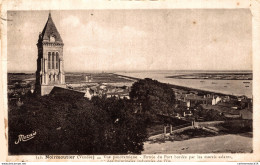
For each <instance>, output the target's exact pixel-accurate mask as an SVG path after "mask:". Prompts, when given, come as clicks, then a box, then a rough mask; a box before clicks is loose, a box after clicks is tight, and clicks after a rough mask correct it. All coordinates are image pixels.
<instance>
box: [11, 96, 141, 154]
mask: <svg viewBox="0 0 260 165" xmlns="http://www.w3.org/2000/svg"><path fill="white" fill-rule="evenodd" d="M23 102H24V104H23V105H22V106H21V107H18V106H16V103H15V102H9V152H10V153H11V154H30V153H34V154H35V153H38V154H126V153H140V152H141V151H142V150H143V141H144V139H145V138H146V131H145V126H144V124H143V122H142V118H141V117H140V116H135V115H134V114H133V113H132V110H131V106H129V103H127V102H126V101H125V100H116V99H115V98H111V99H106V100H102V99H100V98H95V99H93V103H92V102H91V101H89V100H87V99H85V98H81V99H79V98H71V97H51V96H44V97H37V98H35V97H26V98H24V99H23ZM99 103H100V104H99ZM33 131H35V132H36V136H35V138H34V139H33V140H29V141H26V142H20V143H19V144H15V143H14V142H15V141H17V139H18V135H20V134H24V135H27V134H30V133H32V132H33Z"/></svg>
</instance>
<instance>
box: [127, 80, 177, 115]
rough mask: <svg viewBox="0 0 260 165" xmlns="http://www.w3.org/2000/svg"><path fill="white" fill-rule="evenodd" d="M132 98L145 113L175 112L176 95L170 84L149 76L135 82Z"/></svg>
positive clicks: (131, 93)
mask: <svg viewBox="0 0 260 165" xmlns="http://www.w3.org/2000/svg"><path fill="white" fill-rule="evenodd" d="M130 98H131V100H133V101H134V102H135V104H137V105H140V106H141V111H142V112H143V113H147V112H149V113H150V114H170V113H173V110H174V104H175V95H174V92H173V90H172V89H171V88H170V87H169V85H167V84H164V83H160V82H158V81H156V80H152V79H149V78H146V79H141V80H139V81H137V82H136V83H134V84H133V86H132V88H131V92H130Z"/></svg>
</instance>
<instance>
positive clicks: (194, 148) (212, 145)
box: [142, 134, 253, 154]
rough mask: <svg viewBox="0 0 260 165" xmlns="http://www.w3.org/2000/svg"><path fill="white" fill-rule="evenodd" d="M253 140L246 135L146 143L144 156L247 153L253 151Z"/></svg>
mask: <svg viewBox="0 0 260 165" xmlns="http://www.w3.org/2000/svg"><path fill="white" fill-rule="evenodd" d="M252 140H253V139H252V138H251V137H248V136H244V135H232V134H229V135H221V136H214V137H206V138H194V139H189V140H184V141H174V142H171V141H166V142H165V143H160V144H159V143H151V142H145V143H144V151H143V152H142V154H182V153H234V152H239V153H241V152H242V153H245V152H251V151H252V149H253V148H252Z"/></svg>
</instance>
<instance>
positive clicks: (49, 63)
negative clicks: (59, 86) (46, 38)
mask: <svg viewBox="0 0 260 165" xmlns="http://www.w3.org/2000/svg"><path fill="white" fill-rule="evenodd" d="M48 69H51V52H48Z"/></svg>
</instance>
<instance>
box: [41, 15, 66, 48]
mask: <svg viewBox="0 0 260 165" xmlns="http://www.w3.org/2000/svg"><path fill="white" fill-rule="evenodd" d="M52 35H54V36H55V42H58V43H63V41H62V39H61V36H60V34H59V32H58V30H57V28H56V26H55V24H54V22H53V20H52V17H51V12H50V11H49V17H48V20H47V22H46V24H45V27H44V29H43V31H42V40H43V41H49V40H50V36H52Z"/></svg>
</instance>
